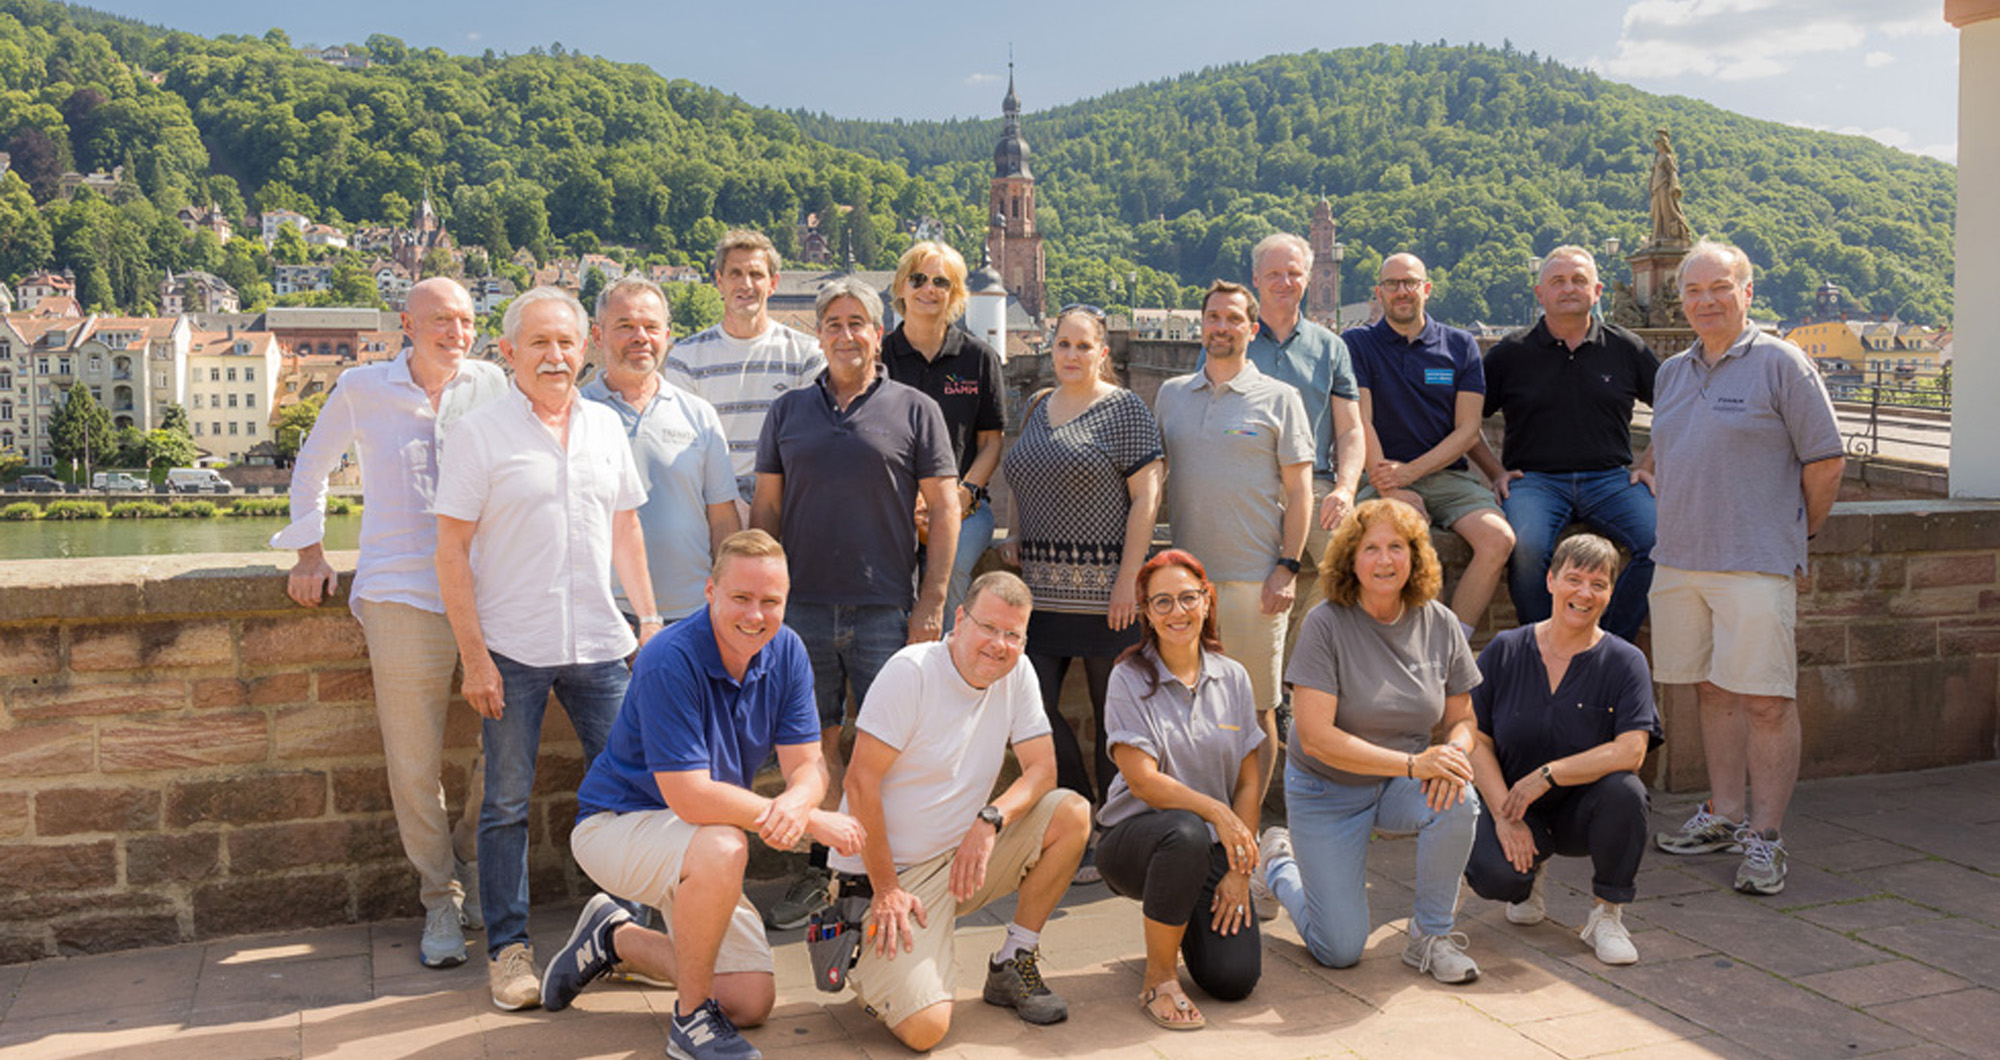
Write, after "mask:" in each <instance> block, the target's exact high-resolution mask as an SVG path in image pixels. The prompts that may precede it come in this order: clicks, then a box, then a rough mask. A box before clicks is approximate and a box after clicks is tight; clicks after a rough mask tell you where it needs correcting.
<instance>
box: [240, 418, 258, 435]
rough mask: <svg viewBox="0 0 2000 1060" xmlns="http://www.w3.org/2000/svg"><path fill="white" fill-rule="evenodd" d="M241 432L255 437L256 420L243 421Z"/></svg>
mask: <svg viewBox="0 0 2000 1060" xmlns="http://www.w3.org/2000/svg"><path fill="white" fill-rule="evenodd" d="M243 433H244V434H247V435H249V436H250V437H252V438H255V437H257V421H256V420H251V421H249V422H248V423H245V424H244V425H243Z"/></svg>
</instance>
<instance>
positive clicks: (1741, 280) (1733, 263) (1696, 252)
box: [1674, 239, 1751, 286]
mask: <svg viewBox="0 0 2000 1060" xmlns="http://www.w3.org/2000/svg"><path fill="white" fill-rule="evenodd" d="M1697 258H1720V259H1722V263H1723V264H1724V265H1727V266H1728V267H1729V275H1730V277H1731V278H1732V279H1734V280H1735V281H1736V283H1737V284H1738V285H1739V286H1741V285H1744V284H1748V283H1749V282H1750V275H1751V267H1750V255H1748V254H1745V253H1743V248H1742V247H1739V246H1737V245H1735V244H1734V243H1724V242H1721V241H1720V240H1714V239H1704V240H1702V241H1701V242H1699V243H1696V244H1695V245H1694V246H1691V247H1689V248H1688V252H1687V257H1685V258H1682V259H1681V267H1680V269H1679V270H1678V271H1676V272H1675V273H1674V282H1675V283H1676V284H1678V283H1680V282H1681V277H1683V276H1686V275H1687V267H1688V263H1689V262H1691V261H1694V260H1696V259H1697Z"/></svg>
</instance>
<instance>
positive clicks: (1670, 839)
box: [1653, 802, 1743, 854]
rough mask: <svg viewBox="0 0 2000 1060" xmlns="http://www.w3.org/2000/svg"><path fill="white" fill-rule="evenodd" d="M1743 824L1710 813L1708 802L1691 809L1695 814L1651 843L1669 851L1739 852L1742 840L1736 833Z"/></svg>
mask: <svg viewBox="0 0 2000 1060" xmlns="http://www.w3.org/2000/svg"><path fill="white" fill-rule="evenodd" d="M1742 830H1743V826H1742V825H1740V824H1737V823H1736V822H1735V821H1732V820H1730V819H1729V818H1727V817H1718V816H1716V815H1715V814H1713V813H1710V812H1709V808H1708V803H1706V802H1704V803H1702V804H1701V805H1699V806H1697V807H1695V808H1694V816H1693V817H1690V818H1688V819H1687V823H1686V824H1683V825H1681V827H1680V831H1678V832H1658V833H1655V834H1654V836H1653V842H1655V843H1657V844H1659V847H1660V849H1661V850H1664V851H1666V852H1667V853H1669V854H1706V853H1708V852H1710V851H1713V850H1722V851H1727V852H1729V853H1731V854H1737V853H1741V852H1742V850H1743V845H1742V840H1741V839H1740V838H1739V837H1738V833H1739V832H1741V831H1742Z"/></svg>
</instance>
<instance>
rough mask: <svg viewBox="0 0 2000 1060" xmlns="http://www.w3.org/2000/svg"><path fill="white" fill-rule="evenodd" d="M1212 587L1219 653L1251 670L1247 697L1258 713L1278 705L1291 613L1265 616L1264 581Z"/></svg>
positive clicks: (1229, 583)
mask: <svg viewBox="0 0 2000 1060" xmlns="http://www.w3.org/2000/svg"><path fill="white" fill-rule="evenodd" d="M1214 584H1215V626H1216V632H1218V633H1220V634H1221V635H1222V650H1223V651H1224V652H1225V653H1226V654H1228V656H1229V657H1230V658H1232V659H1235V660H1236V661H1237V662H1240V663H1242V664H1243V668H1244V669H1246V670H1248V671H1250V698H1251V700H1252V701H1253V702H1254V704H1255V705H1256V707H1257V711H1258V713H1260V714H1261V713H1262V712H1264V711H1267V710H1270V709H1271V708H1272V707H1275V706H1277V705H1278V698H1279V695H1280V692H1279V685H1278V675H1279V672H1280V671H1279V669H1278V667H1279V664H1280V662H1281V656H1282V655H1283V653H1284V650H1285V626H1286V624H1287V623H1288V622H1289V620H1290V615H1291V612H1289V611H1280V612H1279V613H1277V614H1275V615H1267V614H1265V613H1264V583H1263V582H1216V583H1214ZM1296 588H1297V589H1303V588H1304V585H1303V584H1301V585H1299V586H1297V587H1296Z"/></svg>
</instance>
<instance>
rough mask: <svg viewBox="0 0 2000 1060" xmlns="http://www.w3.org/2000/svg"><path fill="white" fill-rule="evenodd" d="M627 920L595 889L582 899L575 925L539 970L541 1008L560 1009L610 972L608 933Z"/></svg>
mask: <svg viewBox="0 0 2000 1060" xmlns="http://www.w3.org/2000/svg"><path fill="white" fill-rule="evenodd" d="M631 922H632V914H630V913H628V912H626V911H625V909H624V907H623V906H620V905H619V904H618V903H617V902H616V901H613V900H612V897H611V896H610V895H608V894H604V893H603V892H599V893H598V894H596V895H595V896H593V897H592V898H591V899H590V901H588V902H585V903H584V906H583V915H581V916H579V917H577V918H576V927H574V928H571V929H570V933H569V941H568V942H565V943H563V946H562V949H559V950H557V951H556V955H555V956H554V957H552V958H550V959H549V967H548V970H547V971H545V972H543V973H542V1007H543V1008H545V1009H548V1010H549V1011H550V1012H561V1011H562V1010H563V1009H566V1008H568V1007H569V1003H570V1002H571V1001H574V1000H576V995H578V994H580V993H582V992H583V988H584V987H586V986H589V985H590V981H591V980H592V979H595V978H597V977H598V976H600V975H603V974H604V973H605V972H608V971H610V970H611V963H612V961H614V960H616V959H617V958H616V956H615V955H614V954H613V952H612V945H611V933H612V932H614V931H617V930H618V925H620V924H629V923H631Z"/></svg>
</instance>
